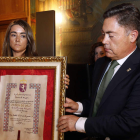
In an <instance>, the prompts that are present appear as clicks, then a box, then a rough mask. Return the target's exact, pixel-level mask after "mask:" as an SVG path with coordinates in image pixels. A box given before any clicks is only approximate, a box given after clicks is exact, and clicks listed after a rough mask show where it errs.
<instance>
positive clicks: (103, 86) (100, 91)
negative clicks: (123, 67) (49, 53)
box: [93, 60, 119, 117]
mask: <svg viewBox="0 0 140 140" xmlns="http://www.w3.org/2000/svg"><path fill="white" fill-rule="evenodd" d="M117 65H119V64H118V62H117V61H116V60H113V61H112V62H111V65H110V67H109V69H108V71H107V72H106V74H105V75H104V78H103V80H102V82H101V84H100V87H99V89H98V92H97V95H96V99H95V103H94V107H93V117H94V116H95V115H96V113H97V109H98V106H99V104H100V102H101V99H102V97H103V94H104V92H105V89H106V88H107V86H108V84H109V82H110V80H111V78H112V76H113V73H114V68H115V67H116V66H117Z"/></svg>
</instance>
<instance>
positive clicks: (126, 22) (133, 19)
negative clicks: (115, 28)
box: [103, 3, 140, 39]
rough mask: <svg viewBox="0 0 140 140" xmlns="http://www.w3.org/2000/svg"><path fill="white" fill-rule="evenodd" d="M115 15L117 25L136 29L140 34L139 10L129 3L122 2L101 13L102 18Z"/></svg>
mask: <svg viewBox="0 0 140 140" xmlns="http://www.w3.org/2000/svg"><path fill="white" fill-rule="evenodd" d="M113 16H116V19H117V21H118V23H119V25H121V26H124V27H125V28H126V29H128V30H137V31H138V33H139V35H138V38H139V36H140V11H139V9H138V8H136V7H135V6H134V5H133V4H131V3H123V4H120V5H117V6H115V7H112V8H110V9H109V10H107V11H106V12H105V13H104V14H103V18H104V19H106V18H109V17H113ZM138 38H137V39H138Z"/></svg>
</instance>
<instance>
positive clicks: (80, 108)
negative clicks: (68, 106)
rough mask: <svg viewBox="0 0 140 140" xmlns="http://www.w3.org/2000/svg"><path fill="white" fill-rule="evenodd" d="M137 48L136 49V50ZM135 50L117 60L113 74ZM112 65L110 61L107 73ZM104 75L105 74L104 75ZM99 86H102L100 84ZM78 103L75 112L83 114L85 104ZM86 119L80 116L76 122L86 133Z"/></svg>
mask: <svg viewBox="0 0 140 140" xmlns="http://www.w3.org/2000/svg"><path fill="white" fill-rule="evenodd" d="M135 50H136V49H135ZM135 50H134V51H135ZM134 51H133V52H134ZM133 52H131V53H130V54H129V55H127V56H126V57H124V58H122V59H119V60H117V62H118V63H119V65H117V66H116V67H115V68H114V73H113V76H114V75H115V74H116V72H117V71H118V70H119V68H120V67H121V66H122V64H123V63H124V62H125V61H126V60H127V58H128V57H129V56H130V55H131V54H132V53H133ZM110 65H111V62H110V63H109V65H108V67H107V69H106V71H105V73H106V72H107V71H108V69H109V67H110ZM105 73H104V75H105ZM104 75H103V77H104ZM113 76H112V78H113ZM103 77H102V79H103ZM101 82H102V80H101ZM101 82H100V84H101ZM99 87H100V85H99ZM99 87H98V88H99ZM77 103H78V105H79V108H78V110H77V111H76V112H75V113H74V114H81V112H82V111H83V105H82V103H80V102H77ZM86 119H87V118H86V117H80V118H79V119H78V120H77V122H76V124H75V128H76V131H78V132H82V133H85V122H86Z"/></svg>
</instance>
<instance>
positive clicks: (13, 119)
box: [0, 57, 66, 140]
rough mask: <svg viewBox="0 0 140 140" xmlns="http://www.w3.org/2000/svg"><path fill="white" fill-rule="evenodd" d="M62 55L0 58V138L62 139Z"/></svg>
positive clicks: (13, 139) (28, 139)
mask: <svg viewBox="0 0 140 140" xmlns="http://www.w3.org/2000/svg"><path fill="white" fill-rule="evenodd" d="M65 75H66V57H32V58H28V57H20V58H15V57H0V119H1V120H2V121H1V122H2V123H0V137H1V139H2V140H9V139H10V140H18V139H20V140H63V139H64V137H63V133H60V132H58V131H57V127H56V126H57V121H58V118H59V117H60V116H62V115H64V107H63V104H64V102H65V84H64V80H63V79H64V77H65Z"/></svg>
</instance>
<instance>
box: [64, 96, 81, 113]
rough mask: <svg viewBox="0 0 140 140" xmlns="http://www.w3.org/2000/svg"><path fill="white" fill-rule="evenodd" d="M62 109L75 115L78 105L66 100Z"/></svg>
mask: <svg viewBox="0 0 140 140" xmlns="http://www.w3.org/2000/svg"><path fill="white" fill-rule="evenodd" d="M64 107H65V110H66V112H70V113H75V112H76V111H77V110H78V108H79V105H78V103H76V102H74V101H73V100H71V99H69V98H66V103H65V104H64Z"/></svg>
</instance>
